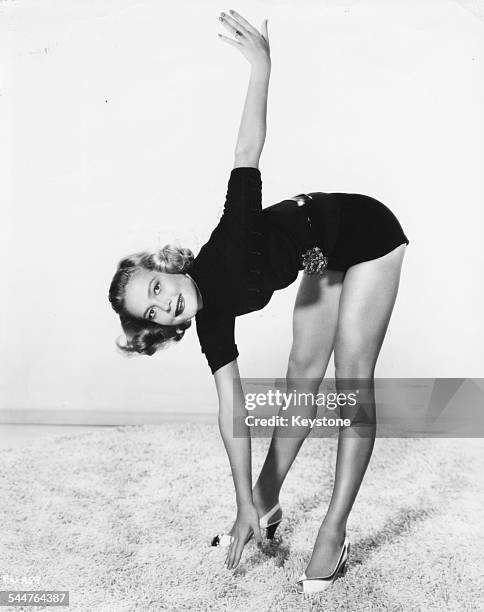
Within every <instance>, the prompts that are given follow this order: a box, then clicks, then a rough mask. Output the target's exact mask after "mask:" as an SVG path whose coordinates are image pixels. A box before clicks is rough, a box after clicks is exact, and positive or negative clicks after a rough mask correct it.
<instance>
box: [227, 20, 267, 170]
mask: <svg viewBox="0 0 484 612" xmlns="http://www.w3.org/2000/svg"><path fill="white" fill-rule="evenodd" d="M230 13H231V15H226V14H224V13H222V15H221V17H220V21H221V22H222V23H223V25H224V26H225V27H226V28H227V29H228V30H229V31H230V32H231V34H233V35H235V34H236V32H237V31H238V32H240V33H241V35H240V36H236V37H235V39H233V38H229V37H227V36H222V35H221V34H219V36H220V37H221V38H222V40H224V41H226V42H227V43H229V44H231V45H232V46H234V47H236V48H237V49H239V51H240V52H241V53H242V54H243V55H244V57H245V58H246V59H247V60H248V61H249V63H250V66H251V68H250V78H249V86H248V90H247V95H246V98H245V104H244V109H243V112H242V119H241V122H240V128H239V133H238V137H237V143H236V146H235V164H234V167H237V166H254V167H258V163H259V158H260V154H261V152H262V149H263V147H264V142H265V138H266V117H267V95H268V90H269V78H270V74H271V58H270V47H269V36H268V33H267V19H265V20H264V21H263V23H262V27H261V30H262V32H263V33H262V34H261V33H260V32H259V31H258V30H257V29H256V28H254V27H253V26H252V25H251V24H250V23H249V22H248V21H247V20H245V19H244V18H243V17H242V16H241V15H239V14H238V13H236V12H235V11H230Z"/></svg>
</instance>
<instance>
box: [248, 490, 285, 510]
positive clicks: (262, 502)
mask: <svg viewBox="0 0 484 612" xmlns="http://www.w3.org/2000/svg"><path fill="white" fill-rule="evenodd" d="M252 500H253V502H254V506H255V507H256V508H257V511H258V512H259V514H261V513H262V514H265V513H266V512H269V510H271V509H272V508H273V507H274V506H275V505H276V504H277V503H279V490H276V489H273V490H269V489H268V488H265V489H262V488H261V487H260V485H258V484H256V485H255V486H254V489H253V490H252Z"/></svg>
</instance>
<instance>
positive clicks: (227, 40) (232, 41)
mask: <svg viewBox="0 0 484 612" xmlns="http://www.w3.org/2000/svg"><path fill="white" fill-rule="evenodd" d="M218 37H219V38H221V39H222V40H224V41H225V42H228V43H229V44H230V45H232V46H233V47H240V46H242V43H239V42H238V41H237V40H234V39H233V38H229V37H228V36H224V35H223V34H219V35H218Z"/></svg>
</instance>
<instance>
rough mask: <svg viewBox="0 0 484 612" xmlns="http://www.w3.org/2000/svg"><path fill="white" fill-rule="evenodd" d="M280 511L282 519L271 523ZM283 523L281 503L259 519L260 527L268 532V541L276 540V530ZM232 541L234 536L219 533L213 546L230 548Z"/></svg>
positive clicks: (213, 539) (213, 540)
mask: <svg viewBox="0 0 484 612" xmlns="http://www.w3.org/2000/svg"><path fill="white" fill-rule="evenodd" d="M278 510H281V518H280V519H278V520H277V521H272V522H270V520H271V518H272V517H273V516H274V514H275V513H276V512H277V511H278ZM281 521H282V508H281V506H280V505H279V503H277V504H276V505H275V506H274V507H273V508H271V509H270V510H269V512H267V513H266V514H264V516H261V518H260V519H259V525H260V528H261V529H265V530H266V538H267V539H268V540H273V539H274V534H275V533H276V529H277V528H278V527H279V525H280V523H281ZM253 535H254V534H251V535H250V536H249V538H248V540H247V542H248V541H249V540H250V539H251V538H252V536H253ZM232 540H233V536H231V535H229V534H228V533H218V534H217V535H216V536H214V537H213V538H212V542H211V545H212V546H222V547H226V546H230V544H231V542H232Z"/></svg>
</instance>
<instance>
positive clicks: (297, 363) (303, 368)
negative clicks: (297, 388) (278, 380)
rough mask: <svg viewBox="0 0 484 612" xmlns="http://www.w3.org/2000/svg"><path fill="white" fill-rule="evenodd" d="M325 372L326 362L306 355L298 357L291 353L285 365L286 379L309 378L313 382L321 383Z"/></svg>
mask: <svg viewBox="0 0 484 612" xmlns="http://www.w3.org/2000/svg"><path fill="white" fill-rule="evenodd" d="M325 372H326V364H324V363H322V361H321V360H317V359H314V358H308V357H300V356H299V357H298V356H297V355H294V354H291V355H290V357H289V362H288V365H287V376H286V378H288V379H304V380H311V382H312V383H313V384H318V386H319V385H320V384H321V382H322V381H323V378H324V374H325Z"/></svg>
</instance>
